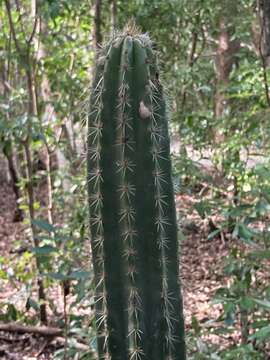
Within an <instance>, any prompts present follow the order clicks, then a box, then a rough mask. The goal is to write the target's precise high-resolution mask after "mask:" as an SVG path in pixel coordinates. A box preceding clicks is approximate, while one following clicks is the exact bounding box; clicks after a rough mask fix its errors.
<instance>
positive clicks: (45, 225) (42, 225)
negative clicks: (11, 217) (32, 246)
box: [32, 219, 56, 233]
mask: <svg viewBox="0 0 270 360" xmlns="http://www.w3.org/2000/svg"><path fill="white" fill-rule="evenodd" d="M32 224H33V225H35V226H37V227H38V228H40V229H42V230H45V231H48V232H50V233H51V232H53V233H54V232H55V231H56V228H55V227H54V226H53V225H51V224H49V223H48V222H47V221H45V220H42V219H34V220H32Z"/></svg>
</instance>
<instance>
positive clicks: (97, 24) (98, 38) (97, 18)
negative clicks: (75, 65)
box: [94, 0, 102, 49]
mask: <svg viewBox="0 0 270 360" xmlns="http://www.w3.org/2000/svg"><path fill="white" fill-rule="evenodd" d="M101 6H102V0H96V1H95V6H94V46H95V49H99V47H100V45H101V43H102V32H101Z"/></svg>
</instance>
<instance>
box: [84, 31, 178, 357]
mask: <svg viewBox="0 0 270 360" xmlns="http://www.w3.org/2000/svg"><path fill="white" fill-rule="evenodd" d="M87 159H88V191H89V208H90V229H91V243H92V255H93V264H94V273H95V285H96V296H95V299H96V300H95V307H96V324H97V339H98V340H97V343H98V352H99V358H100V359H106V360H107V359H111V360H140V359H142V360H143V359H145V360H165V359H166V360H172V359H174V360H184V359H185V343H184V323H183V311H182V300H181V295H180V286H179V272H178V268H179V262H178V244H177V225H176V215H175V204H174V196H173V186H172V179H171V163H170V145H169V136H168V125H167V112H166V103H165V98H164V94H163V89H162V86H161V84H160V81H159V69H158V65H157V60H156V54H155V51H154V49H153V46H152V43H151V41H150V39H149V37H148V36H147V35H140V34H138V33H137V32H136V30H134V29H129V30H126V31H125V32H124V33H123V34H120V35H117V36H115V37H114V38H113V39H112V40H111V41H110V42H109V43H108V44H107V45H106V46H104V48H102V49H101V51H100V53H99V56H98V59H97V65H96V74H95V78H94V81H93V86H92V92H91V100H90V115H89V126H88V156H87Z"/></svg>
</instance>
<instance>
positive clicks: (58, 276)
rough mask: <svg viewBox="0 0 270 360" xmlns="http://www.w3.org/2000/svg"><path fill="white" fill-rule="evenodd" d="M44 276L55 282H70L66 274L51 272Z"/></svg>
mask: <svg viewBox="0 0 270 360" xmlns="http://www.w3.org/2000/svg"><path fill="white" fill-rule="evenodd" d="M43 276H47V277H49V278H51V279H53V280H59V281H64V280H69V276H68V275H66V274H62V273H59V272H58V273H55V272H49V273H46V274H43Z"/></svg>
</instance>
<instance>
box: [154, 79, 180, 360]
mask: <svg viewBox="0 0 270 360" xmlns="http://www.w3.org/2000/svg"><path fill="white" fill-rule="evenodd" d="M149 78H150V75H149ZM149 86H150V89H151V91H150V99H151V108H152V114H151V124H150V126H149V130H150V133H151V140H152V151H151V152H152V159H153V162H154V182H155V194H156V196H155V207H156V219H155V223H156V227H157V233H158V246H159V248H160V252H161V269H162V299H163V315H164V318H165V321H166V335H165V336H166V346H167V351H168V360H172V359H173V358H172V353H173V349H174V341H175V338H174V335H173V322H174V321H175V319H174V317H173V304H172V300H173V297H172V294H170V292H169V286H168V263H169V259H168V258H167V256H166V250H167V249H168V238H167V236H166V227H168V226H170V225H171V224H170V221H169V219H168V218H167V217H166V207H167V205H168V204H167V202H166V195H165V194H166V191H164V186H166V184H167V180H166V174H165V173H164V172H163V171H162V167H161V166H160V162H161V161H164V160H165V161H168V159H167V158H165V157H164V156H163V153H164V151H163V147H162V140H163V138H164V137H163V135H162V134H163V129H162V127H160V126H159V125H158V117H159V114H158V109H159V92H158V89H157V86H156V85H155V84H154V82H153V81H151V80H150V82H149Z"/></svg>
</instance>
